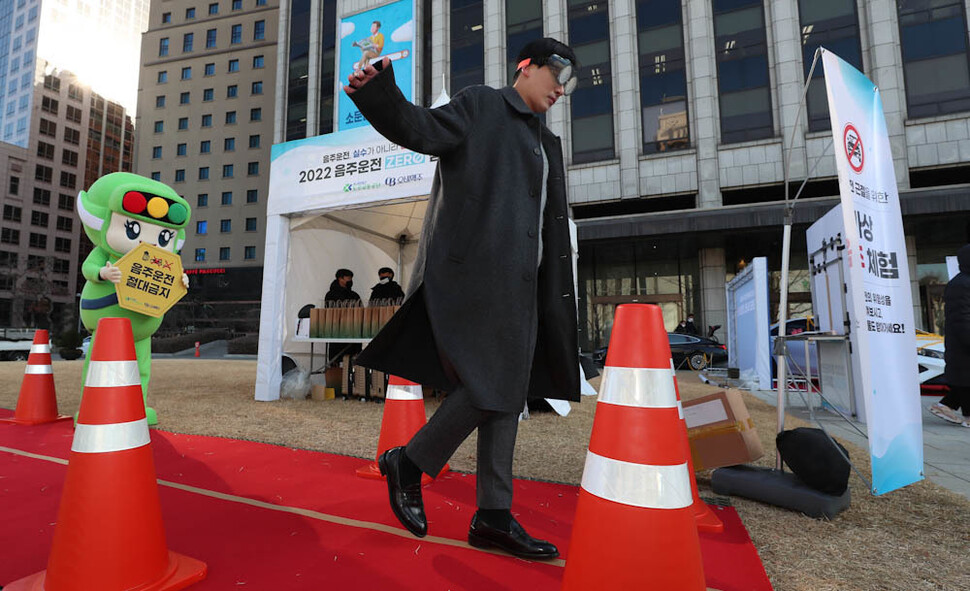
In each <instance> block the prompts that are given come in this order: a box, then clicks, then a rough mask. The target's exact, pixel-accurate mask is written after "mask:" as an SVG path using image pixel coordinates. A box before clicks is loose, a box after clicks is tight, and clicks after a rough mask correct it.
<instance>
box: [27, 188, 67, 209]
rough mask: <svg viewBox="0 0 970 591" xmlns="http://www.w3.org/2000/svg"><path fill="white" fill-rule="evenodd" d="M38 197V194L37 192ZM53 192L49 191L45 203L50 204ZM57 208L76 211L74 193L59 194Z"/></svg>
mask: <svg viewBox="0 0 970 591" xmlns="http://www.w3.org/2000/svg"><path fill="white" fill-rule="evenodd" d="M35 197H36V194H35ZM50 202H51V194H50V191H48V192H47V203H46V204H45V205H50ZM57 209H62V210H64V211H74V195H65V194H64V193H61V194H59V195H58V196H57Z"/></svg>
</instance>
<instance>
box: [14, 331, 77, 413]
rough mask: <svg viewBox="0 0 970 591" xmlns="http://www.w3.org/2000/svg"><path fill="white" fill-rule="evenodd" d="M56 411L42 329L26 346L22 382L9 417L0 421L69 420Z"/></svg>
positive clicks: (47, 344)
mask: <svg viewBox="0 0 970 591" xmlns="http://www.w3.org/2000/svg"><path fill="white" fill-rule="evenodd" d="M70 418H71V417H65V416H63V415H59V414H57V394H56V393H55V392H54V370H53V368H52V367H51V344H50V339H49V337H48V334H47V331H46V330H38V331H37V332H35V333H34V344H33V345H31V346H30V355H29V356H28V357H27V369H26V370H25V371H24V381H23V382H22V383H21V384H20V397H19V398H17V410H15V411H14V415H13V417H11V418H9V419H0V422H4V423H16V424H18V425H40V424H43V423H53V422H54V421H63V420H66V419H70Z"/></svg>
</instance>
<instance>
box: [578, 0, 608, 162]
mask: <svg viewBox="0 0 970 591" xmlns="http://www.w3.org/2000/svg"><path fill="white" fill-rule="evenodd" d="M568 5H569V45H570V47H572V48H573V50H574V51H575V52H576V57H577V59H578V60H579V66H580V68H579V83H578V84H577V86H576V90H574V91H573V93H572V96H571V97H570V108H571V110H572V132H573V133H572V145H573V162H576V163H579V162H596V161H599V160H611V159H613V158H614V157H615V156H616V152H615V150H614V143H613V68H612V66H611V64H610V60H611V58H612V51H611V44H610V9H609V3H608V2H606V1H605V0H600V1H597V2H589V1H588V0H569V3H568Z"/></svg>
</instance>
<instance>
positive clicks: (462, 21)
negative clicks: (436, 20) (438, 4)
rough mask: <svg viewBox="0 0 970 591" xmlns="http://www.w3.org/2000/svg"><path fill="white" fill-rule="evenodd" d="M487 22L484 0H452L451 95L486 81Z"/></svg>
mask: <svg viewBox="0 0 970 591" xmlns="http://www.w3.org/2000/svg"><path fill="white" fill-rule="evenodd" d="M484 22H485V12H484V7H483V4H482V2H481V0H478V1H477V2H476V1H475V0H451V45H450V47H451V88H450V89H449V90H450V93H449V94H451V95H454V93H456V92H458V91H459V90H461V89H462V88H465V87H466V86H472V85H475V84H484V83H485V27H484Z"/></svg>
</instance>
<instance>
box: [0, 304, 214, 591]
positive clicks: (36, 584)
mask: <svg viewBox="0 0 970 591" xmlns="http://www.w3.org/2000/svg"><path fill="white" fill-rule="evenodd" d="M97 334H98V338H97V339H95V341H94V345H93V348H92V351H91V362H90V365H89V366H88V374H87V380H86V381H85V384H84V396H83V398H82V401H81V409H80V411H79V413H78V419H77V426H76V427H75V431H74V442H73V444H72V445H71V456H70V459H69V462H68V466H67V476H66V477H65V480H64V492H63V493H62V496H61V506H60V511H59V512H58V516H57V526H56V527H55V529H54V542H53V545H52V547H51V553H50V557H49V558H48V560H47V570H46V571H41V572H40V573H37V574H34V575H31V576H29V577H27V578H24V579H20V580H19V581H15V582H13V583H11V584H10V585H9V586H6V587H4V591H41V590H44V591H81V590H88V589H98V590H99V591H123V590H133V589H137V590H138V591H174V590H177V589H184V588H185V587H188V586H189V585H191V584H192V583H195V582H198V581H201V580H202V579H204V578H205V575H206V565H205V564H204V563H202V562H199V561H198V560H195V559H192V558H188V557H185V556H181V555H179V554H175V553H174V552H170V551H169V550H168V549H167V548H166V544H165V528H164V525H163V524H162V513H161V506H160V504H159V499H158V485H157V483H156V481H155V464H154V461H153V460H152V448H151V439H150V438H149V434H148V420H147V419H146V417H145V403H144V401H143V400H142V392H141V377H140V376H139V374H138V362H137V361H136V358H135V344H134V340H133V339H132V334H131V321H130V320H128V319H127V318H103V319H101V320H100V321H98V329H97ZM105 337H107V338H105Z"/></svg>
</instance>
